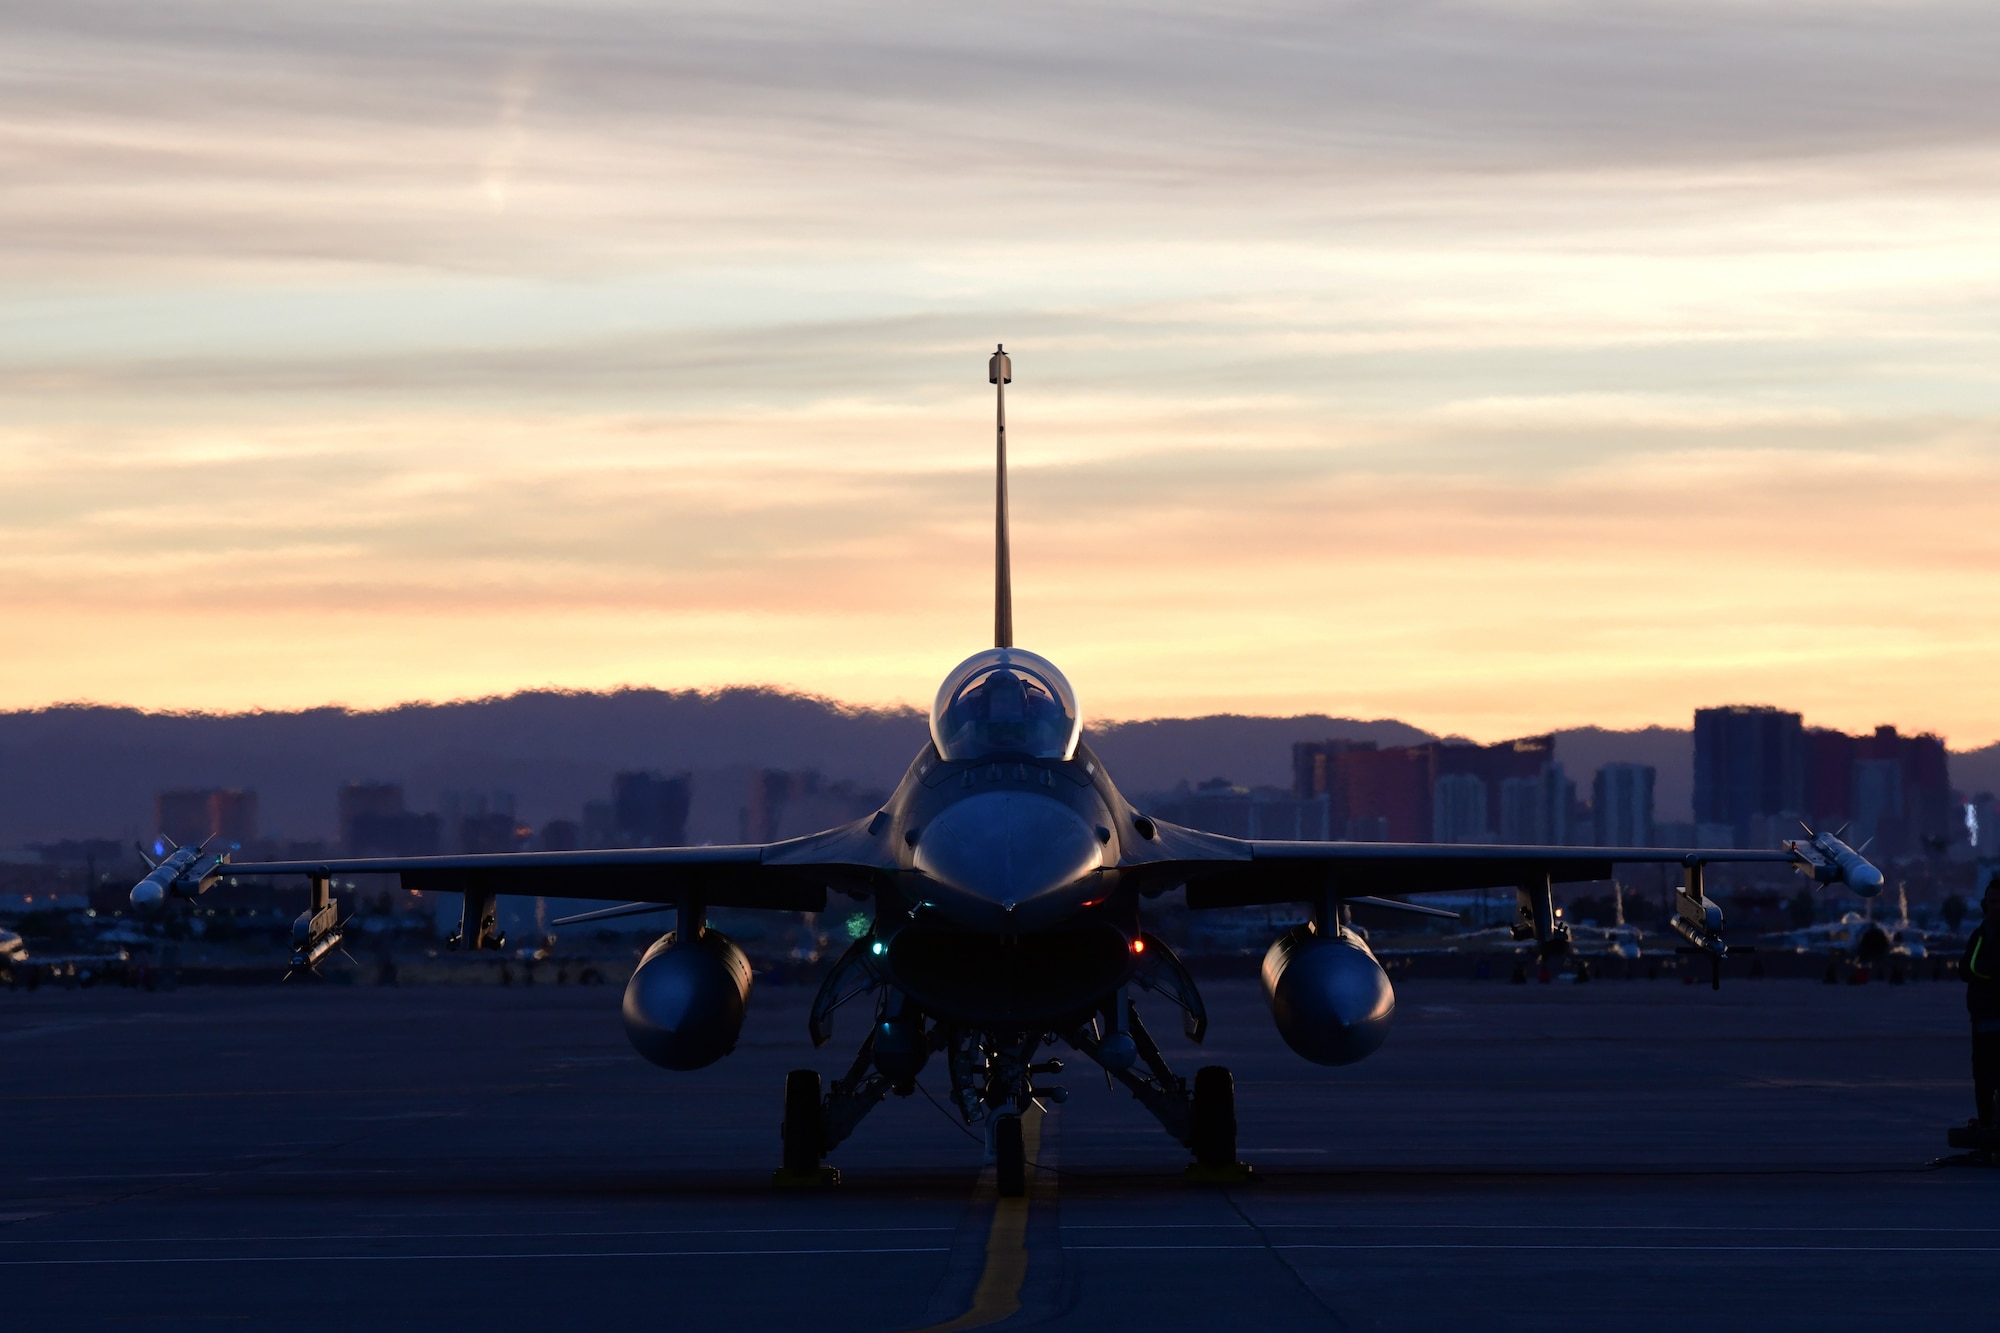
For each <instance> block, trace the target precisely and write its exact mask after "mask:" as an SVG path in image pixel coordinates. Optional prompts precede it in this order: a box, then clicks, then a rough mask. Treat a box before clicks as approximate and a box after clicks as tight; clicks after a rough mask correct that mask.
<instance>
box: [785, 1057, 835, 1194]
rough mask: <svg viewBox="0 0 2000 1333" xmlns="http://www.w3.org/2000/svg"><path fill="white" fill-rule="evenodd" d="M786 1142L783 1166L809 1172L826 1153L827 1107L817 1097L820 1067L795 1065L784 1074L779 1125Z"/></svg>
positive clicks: (814, 1168) (805, 1173) (790, 1169)
mask: <svg viewBox="0 0 2000 1333" xmlns="http://www.w3.org/2000/svg"><path fill="white" fill-rule="evenodd" d="M778 1133H779V1135H780V1136H781V1137H782V1138H783V1139H784V1143H785V1170H786V1171H787V1172H789V1173H790V1174H792V1175H795V1176H802V1175H808V1174H810V1173H812V1172H815V1171H818V1170H819V1159H820V1158H821V1157H823V1156H824V1155H825V1152H824V1148H825V1144H826V1110H825V1107H824V1105H823V1104H822V1103H821V1101H820V1092H819V1071H818V1070H817V1069H794V1070H793V1071H792V1072H791V1073H789V1074H787V1075H785V1119H784V1122H783V1123H782V1124H780V1125H779V1127H778Z"/></svg>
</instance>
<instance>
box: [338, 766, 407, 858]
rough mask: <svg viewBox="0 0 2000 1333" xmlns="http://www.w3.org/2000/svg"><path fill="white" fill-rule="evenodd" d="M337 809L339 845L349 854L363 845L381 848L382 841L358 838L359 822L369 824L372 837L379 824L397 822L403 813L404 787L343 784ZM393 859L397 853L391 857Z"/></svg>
mask: <svg viewBox="0 0 2000 1333" xmlns="http://www.w3.org/2000/svg"><path fill="white" fill-rule="evenodd" d="M334 801H335V806H336V808H337V810H338V812H339V821H340V823H339V827H340V841H341V843H342V845H344V846H345V847H347V849H348V850H349V852H350V854H352V855H356V856H359V855H361V853H360V852H356V851H354V849H355V848H356V847H359V846H361V845H362V844H363V843H368V844H370V845H373V846H379V845H380V844H381V839H380V838H379V837H373V836H361V835H359V834H357V830H356V825H357V822H358V821H363V820H365V821H369V826H368V832H369V833H370V834H371V835H372V834H373V833H374V832H375V831H376V828H377V827H379V824H380V821H384V820H394V819H395V818H396V817H397V816H399V815H401V814H402V813H403V786H402V784H401V783H399V782H344V783H342V784H341V785H340V790H339V792H338V793H337V794H336V796H335V798H334ZM391 855H394V853H391Z"/></svg>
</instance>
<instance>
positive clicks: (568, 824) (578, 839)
mask: <svg viewBox="0 0 2000 1333" xmlns="http://www.w3.org/2000/svg"><path fill="white" fill-rule="evenodd" d="M536 841H537V842H538V843H539V844H540V848H541V850H542V851H545V852H573V851H576V850H577V849H579V848H580V847H582V846H583V825H581V824H579V823H577V822H576V821H575V820H574V819H551V820H550V821H549V822H548V823H546V824H544V825H542V833H541V837H539V838H538V839H536Z"/></svg>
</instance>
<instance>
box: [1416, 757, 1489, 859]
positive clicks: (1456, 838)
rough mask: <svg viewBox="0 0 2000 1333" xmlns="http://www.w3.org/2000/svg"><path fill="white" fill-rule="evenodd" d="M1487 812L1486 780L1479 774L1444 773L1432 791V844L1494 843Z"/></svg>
mask: <svg viewBox="0 0 2000 1333" xmlns="http://www.w3.org/2000/svg"><path fill="white" fill-rule="evenodd" d="M1486 810H1487V795H1486V780H1485V779H1484V778H1481V777H1480V776H1478V775H1477V774H1475V773H1446V774H1444V775H1443V776H1441V777H1440V778H1438V780H1437V782H1436V783H1435V784H1434V785H1433V787H1432V788H1431V841H1432V842H1491V841H1493V830H1492V826H1491V825H1489V824H1488V823H1487V822H1486Z"/></svg>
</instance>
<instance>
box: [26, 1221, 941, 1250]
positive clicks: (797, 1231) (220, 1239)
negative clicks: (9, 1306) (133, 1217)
mask: <svg viewBox="0 0 2000 1333" xmlns="http://www.w3.org/2000/svg"><path fill="white" fill-rule="evenodd" d="M8 1216H9V1214H6V1213H0V1220H4V1219H5V1218H6V1217H8ZM18 1216H20V1217H45V1216H47V1214H45V1213H21V1214H18ZM950 1233H951V1228H950V1227H687V1228H684V1229H680V1230H667V1231H414V1232H387V1231H379V1232H367V1231H347V1232H340V1233H337V1234H333V1235H325V1236H304V1235H295V1236H185V1235H183V1236H82V1237H76V1236H70V1237H57V1238H55V1239H51V1240H0V1245H228V1244H230V1243H232V1242H237V1243H243V1242H249V1243H252V1244H257V1245H284V1244H306V1245H310V1244H313V1243H315V1242H319V1243H330V1242H333V1241H343V1240H370V1241H386V1240H418V1241H445V1240H566V1239H567V1240H605V1239H609V1238H611V1237H635V1236H852V1235H856V1234H870V1235H924V1236H934V1235H949V1234H950Z"/></svg>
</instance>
